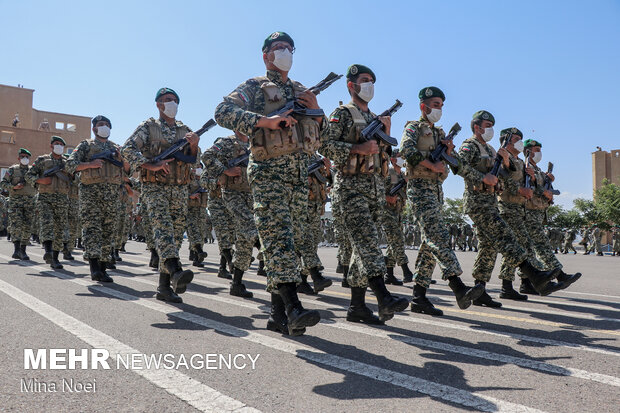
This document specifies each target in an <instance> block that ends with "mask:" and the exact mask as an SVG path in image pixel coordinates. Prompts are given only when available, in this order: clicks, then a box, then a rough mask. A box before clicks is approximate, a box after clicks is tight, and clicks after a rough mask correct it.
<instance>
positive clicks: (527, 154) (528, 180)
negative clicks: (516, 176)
mask: <svg viewBox="0 0 620 413" xmlns="http://www.w3.org/2000/svg"><path fill="white" fill-rule="evenodd" d="M529 167H530V151H526V152H525V169H527V168H529ZM524 187H525V189H531V188H532V177H531V176H530V175H529V174H528V173H527V172H526V173H525V185H524Z"/></svg>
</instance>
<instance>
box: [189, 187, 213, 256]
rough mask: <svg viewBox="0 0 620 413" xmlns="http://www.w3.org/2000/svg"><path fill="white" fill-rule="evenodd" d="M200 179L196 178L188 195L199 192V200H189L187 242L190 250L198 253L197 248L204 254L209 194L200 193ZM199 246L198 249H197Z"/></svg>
mask: <svg viewBox="0 0 620 413" xmlns="http://www.w3.org/2000/svg"><path fill="white" fill-rule="evenodd" d="M199 179H200V178H199V177H197V176H195V177H194V178H193V179H192V181H191V182H190V184H189V189H188V193H189V194H190V195H191V194H194V193H196V192H198V194H197V195H198V199H192V198H188V203H187V240H188V242H189V247H190V249H192V250H194V253H195V252H196V248H199V251H200V252H202V245H203V244H204V242H205V225H206V222H207V200H208V198H209V194H208V193H207V192H200V190H201V189H202V187H201V186H200V181H199ZM196 246H198V247H196Z"/></svg>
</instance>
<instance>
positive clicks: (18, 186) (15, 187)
mask: <svg viewBox="0 0 620 413" xmlns="http://www.w3.org/2000/svg"><path fill="white" fill-rule="evenodd" d="M23 187H24V184H22V183H19V184H17V185H15V186H14V187H13V189H15V190H18V189H22V188H23Z"/></svg>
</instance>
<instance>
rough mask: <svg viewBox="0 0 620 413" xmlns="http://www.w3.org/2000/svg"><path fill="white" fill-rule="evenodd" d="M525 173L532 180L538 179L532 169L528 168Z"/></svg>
mask: <svg viewBox="0 0 620 413" xmlns="http://www.w3.org/2000/svg"><path fill="white" fill-rule="evenodd" d="M525 173H526V174H528V175H529V176H530V178H532V180H535V179H536V177H535V176H534V169H533V168H532V167H530V166H528V167H527V168H525Z"/></svg>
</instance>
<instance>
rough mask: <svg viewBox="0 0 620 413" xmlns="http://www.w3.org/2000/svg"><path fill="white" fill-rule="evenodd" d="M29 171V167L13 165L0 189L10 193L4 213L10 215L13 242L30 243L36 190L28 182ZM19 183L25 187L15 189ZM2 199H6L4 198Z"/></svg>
mask: <svg viewBox="0 0 620 413" xmlns="http://www.w3.org/2000/svg"><path fill="white" fill-rule="evenodd" d="M28 170H29V167H28V166H27V165H21V164H17V165H13V166H11V167H10V168H9V169H8V170H7V171H6V173H5V174H4V177H3V178H2V183H1V184H0V189H2V190H5V191H8V193H9V198H8V208H7V210H5V211H4V212H6V213H7V214H8V224H9V226H8V231H9V233H10V234H11V240H12V241H13V242H16V241H19V242H21V243H28V240H29V239H30V234H31V233H32V232H31V227H32V215H33V212H34V195H35V193H36V190H35V189H34V187H33V186H32V185H31V184H29V183H28V182H26V179H25V177H26V173H27V172H28ZM19 183H22V184H23V185H24V187H23V188H22V189H13V187H14V186H15V185H17V184H19ZM2 198H3V199H4V197H2ZM1 218H3V217H0V219H1ZM1 225H2V224H0V226H1Z"/></svg>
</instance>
